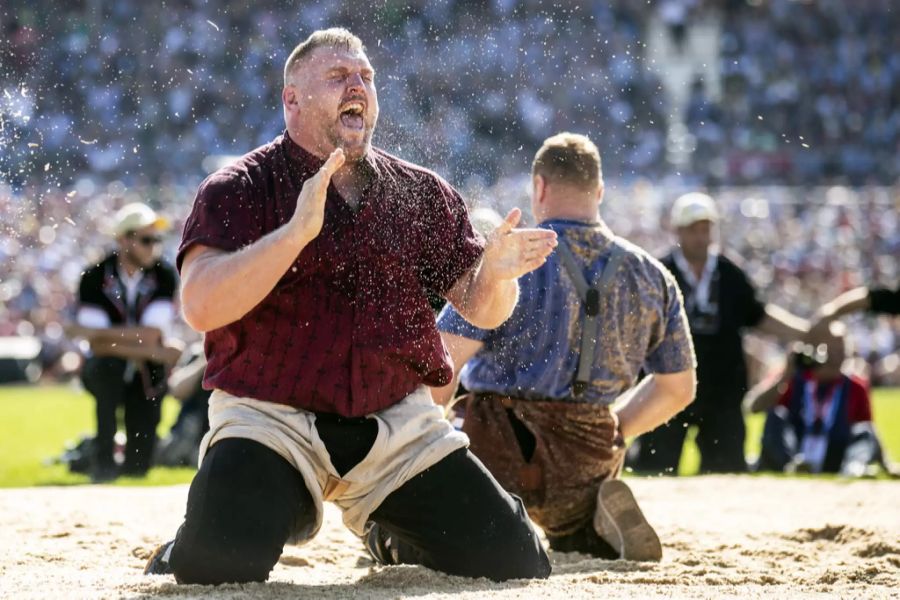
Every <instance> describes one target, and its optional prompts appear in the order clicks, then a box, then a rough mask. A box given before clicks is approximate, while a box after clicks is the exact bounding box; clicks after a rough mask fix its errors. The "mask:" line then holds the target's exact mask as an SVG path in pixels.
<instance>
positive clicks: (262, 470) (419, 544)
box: [169, 415, 550, 584]
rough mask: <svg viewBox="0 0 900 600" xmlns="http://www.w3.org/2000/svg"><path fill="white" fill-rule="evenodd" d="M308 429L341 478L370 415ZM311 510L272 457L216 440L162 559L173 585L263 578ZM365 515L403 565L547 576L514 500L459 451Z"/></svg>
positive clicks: (365, 441)
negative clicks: (385, 536)
mask: <svg viewBox="0 0 900 600" xmlns="http://www.w3.org/2000/svg"><path fill="white" fill-rule="evenodd" d="M316 429H317V430H318V432H319V436H320V437H321V438H322V441H323V442H324V444H325V447H326V449H327V450H328V453H329V455H330V456H331V459H332V463H333V464H334V466H335V468H336V470H337V471H338V473H340V474H344V473H346V472H347V471H349V470H350V469H351V468H352V467H353V466H354V465H356V464H357V463H358V462H360V461H361V460H362V459H363V458H364V457H365V456H366V454H368V452H369V450H370V449H371V447H372V444H373V442H374V441H375V436H376V434H377V424H376V423H375V422H374V421H372V420H371V419H365V418H359V419H344V418H341V417H336V416H333V415H318V416H317V420H316ZM315 516H316V515H315V505H314V504H313V501H312V496H311V495H310V493H309V490H307V488H306V486H305V484H304V481H303V478H302V477H301V475H300V473H299V472H297V471H296V470H295V469H294V468H293V467H292V466H291V465H290V464H289V463H288V462H287V461H286V460H284V459H283V458H282V457H281V456H280V455H278V454H277V453H276V452H274V451H272V450H270V449H268V448H267V447H265V446H263V445H262V444H259V443H257V442H254V441H251V440H246V439H225V440H221V441H219V442H217V443H216V444H214V445H213V446H212V447H211V448H210V450H209V452H208V454H207V455H206V457H205V458H204V460H203V464H202V465H201V466H200V470H199V471H198V472H197V475H196V476H195V477H194V480H193V482H192V483H191V488H190V492H189V493H188V502H187V511H186V514H185V521H184V524H183V525H182V526H181V528H180V529H179V531H178V534H177V535H176V538H175V544H174V546H173V547H172V553H171V556H170V561H169V563H170V565H171V567H172V570H173V572H174V574H175V577H176V579H177V580H178V581H179V582H182V583H201V584H219V583H226V582H248V581H264V580H266V579H267V578H268V576H269V572H270V571H271V570H272V568H273V567H274V566H275V564H276V563H277V562H278V558H279V556H281V553H282V551H283V549H284V545H285V543H286V542H287V540H288V538H289V536H290V535H291V533H292V532H293V531H296V530H298V529H300V528H302V526H303V525H307V526H308V525H310V524H312V522H313V521H314V519H315ZM370 519H371V520H373V521H375V522H376V523H378V524H379V525H380V526H381V527H382V528H383V529H384V530H386V531H387V532H388V533H389V534H390V535H391V538H392V542H393V543H395V544H398V546H397V548H398V551H399V554H400V558H401V561H402V562H409V563H415V564H421V565H424V566H426V567H429V568H431V569H435V570H438V571H443V572H445V573H449V574H452V575H462V576H467V577H488V578H490V579H494V580H497V581H502V580H506V579H514V578H535V577H547V576H548V575H549V574H550V561H549V559H548V558H547V555H546V553H545V552H544V550H543V548H542V547H541V543H540V540H539V538H538V535H537V532H536V531H535V530H534V528H533V527H532V525H531V523H530V521H529V520H528V516H527V514H526V512H525V508H524V507H523V505H522V502H521V500H519V499H518V498H516V497H514V496H511V495H509V494H507V493H506V492H505V491H503V489H502V488H501V487H500V485H499V484H498V483H497V482H496V481H495V480H494V478H493V477H492V476H491V475H490V473H488V471H487V470H486V469H485V468H484V466H483V465H482V464H481V462H480V461H479V460H478V459H477V458H475V457H474V456H473V455H472V454H471V453H470V452H469V451H468V450H466V449H460V450H457V451H455V452H453V453H451V454H450V455H448V456H447V457H445V458H444V459H443V460H441V461H440V462H439V463H437V464H435V465H434V466H432V467H431V468H429V469H427V470H425V471H423V472H422V473H420V474H418V475H417V476H415V477H414V478H412V479H411V480H409V481H407V482H406V483H405V484H404V485H403V486H401V487H400V488H399V489H397V490H395V491H394V492H393V493H392V494H390V495H389V496H388V497H387V498H386V499H385V500H384V502H382V503H381V505H380V506H379V507H378V508H377V509H376V510H375V512H373V513H372V515H371V516H370ZM360 550H362V548H360Z"/></svg>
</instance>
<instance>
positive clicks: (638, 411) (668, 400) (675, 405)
mask: <svg viewBox="0 0 900 600" xmlns="http://www.w3.org/2000/svg"><path fill="white" fill-rule="evenodd" d="M696 387H697V377H696V373H695V372H694V369H688V370H686V371H680V372H678V373H654V374H652V375H650V376H649V377H645V378H644V380H643V381H641V382H640V383H639V384H638V385H637V386H635V387H633V388H632V389H630V390H629V391H627V392H625V393H624V394H622V396H620V398H619V399H618V400H617V402H616V406H615V408H614V409H613V412H614V413H615V415H616V416H617V417H618V420H619V429H620V430H621V432H622V435H623V436H625V437H632V436H635V435H640V434H642V433H646V432H647V431H650V430H652V429H656V428H657V427H658V426H660V425H662V424H663V423H665V422H666V421H668V420H669V419H671V418H672V417H674V416H675V415H677V414H678V413H679V412H681V411H682V410H683V409H684V408H685V407H687V405H688V404H690V403H691V402H693V400H694V393H695V391H696Z"/></svg>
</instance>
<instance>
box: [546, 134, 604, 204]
mask: <svg viewBox="0 0 900 600" xmlns="http://www.w3.org/2000/svg"><path fill="white" fill-rule="evenodd" d="M531 174H532V175H540V176H541V177H543V178H544V179H546V180H547V181H548V182H556V183H562V184H565V185H570V186H573V187H577V188H579V189H584V190H593V189H594V188H596V187H597V186H598V185H599V184H600V179H601V178H602V177H603V172H602V168H601V165H600V151H599V150H597V146H595V145H594V142H592V141H591V140H590V139H588V138H587V137H586V136H583V135H580V134H578V133H569V132H568V131H564V132H562V133H558V134H556V135H554V136H552V137H549V138H547V139H546V140H544V144H543V145H542V146H541V147H540V149H539V150H538V151H537V154H535V156H534V162H533V163H532V164H531Z"/></svg>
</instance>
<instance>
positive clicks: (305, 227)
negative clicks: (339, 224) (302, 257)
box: [290, 148, 345, 242]
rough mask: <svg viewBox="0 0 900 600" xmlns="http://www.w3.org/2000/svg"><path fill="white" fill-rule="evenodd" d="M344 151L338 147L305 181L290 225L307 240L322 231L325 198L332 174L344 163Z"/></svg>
mask: <svg viewBox="0 0 900 600" xmlns="http://www.w3.org/2000/svg"><path fill="white" fill-rule="evenodd" d="M344 160H345V157H344V151H343V150H342V149H341V148H337V149H335V150H334V152H332V153H331V156H329V157H328V160H326V161H325V164H324V165H322V168H321V169H319V171H318V172H317V173H316V174H315V175H313V176H312V177H310V178H309V179H307V180H306V181H305V182H303V188H302V189H301V190H300V196H299V197H298V198H297V208H296V209H295V210H294V216H293V217H291V221H290V227H291V228H292V230H293V231H294V232H296V233H297V235H298V236H300V237H301V238H302V239H303V240H305V241H307V242H308V241H311V240H313V239H315V238H316V236H318V235H319V232H320V231H322V223H323V221H324V220H325V198H326V196H327V192H328V184H329V183H330V182H331V177H332V175H334V174H335V172H336V171H337V170H338V169H340V168H341V167H342V166H343V165H344Z"/></svg>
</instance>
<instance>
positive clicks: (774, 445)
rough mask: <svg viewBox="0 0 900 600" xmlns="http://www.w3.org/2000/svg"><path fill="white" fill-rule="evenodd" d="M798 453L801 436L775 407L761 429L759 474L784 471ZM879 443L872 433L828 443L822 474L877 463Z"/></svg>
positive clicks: (779, 409) (860, 433)
mask: <svg viewBox="0 0 900 600" xmlns="http://www.w3.org/2000/svg"><path fill="white" fill-rule="evenodd" d="M799 452H800V436H799V435H798V432H797V431H796V430H795V428H794V425H793V424H792V423H791V421H790V419H789V418H788V414H787V410H786V409H784V408H783V407H776V408H775V409H773V410H770V411H769V413H768V414H767V415H766V424H765V426H764V427H763V436H762V448H761V450H760V454H759V464H758V465H757V470H759V471H778V472H781V471H784V468H785V466H786V465H787V464H788V463H790V462H791V461H793V460H794V458H795V457H796V456H797V454H798V453H799ZM881 459H882V455H881V443H880V442H879V441H878V438H877V437H876V436H875V432H874V431H872V430H868V429H867V430H861V431H858V432H856V433H851V435H850V439H849V440H843V441H840V440H829V443H828V447H827V450H826V452H825V459H824V462H823V464H822V471H824V472H826V473H837V472H839V471H840V470H841V468H842V467H843V466H844V465H845V464H847V463H851V462H855V463H859V464H861V465H862V466H865V465H868V464H870V463H873V462H880V461H881Z"/></svg>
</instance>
